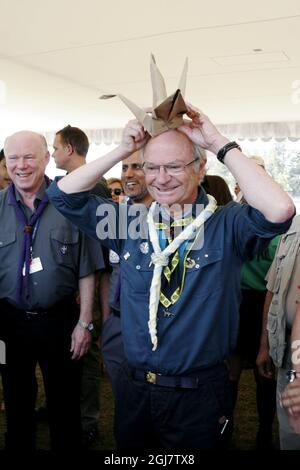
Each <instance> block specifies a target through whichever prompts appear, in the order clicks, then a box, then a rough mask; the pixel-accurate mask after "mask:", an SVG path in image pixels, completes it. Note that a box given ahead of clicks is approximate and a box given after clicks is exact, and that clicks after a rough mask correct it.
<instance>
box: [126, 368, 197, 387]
mask: <svg viewBox="0 0 300 470" xmlns="http://www.w3.org/2000/svg"><path fill="white" fill-rule="evenodd" d="M131 372H132V378H133V379H135V380H141V381H143V382H147V383H150V384H152V385H160V386H161V387H171V388H193V389H195V388H198V387H199V383H200V380H199V377H188V376H180V375H161V374H156V373H155V372H151V371H144V370H139V369H132V371H131Z"/></svg>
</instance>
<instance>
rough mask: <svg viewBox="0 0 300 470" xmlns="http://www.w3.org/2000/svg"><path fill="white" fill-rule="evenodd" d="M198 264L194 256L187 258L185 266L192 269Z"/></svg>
mask: <svg viewBox="0 0 300 470" xmlns="http://www.w3.org/2000/svg"><path fill="white" fill-rule="evenodd" d="M195 264H196V261H195V260H194V259H192V258H187V259H186V260H185V267H186V268H188V269H192V268H193V267H194V266H195Z"/></svg>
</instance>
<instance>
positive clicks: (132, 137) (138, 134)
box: [120, 119, 150, 158]
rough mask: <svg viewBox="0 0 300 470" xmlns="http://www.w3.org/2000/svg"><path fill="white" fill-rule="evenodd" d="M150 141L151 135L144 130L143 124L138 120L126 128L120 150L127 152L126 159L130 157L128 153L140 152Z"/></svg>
mask: <svg viewBox="0 0 300 470" xmlns="http://www.w3.org/2000/svg"><path fill="white" fill-rule="evenodd" d="M149 139H150V135H149V134H148V132H146V131H145V130H144V128H143V126H142V124H140V123H139V122H138V120H137V119H132V120H131V121H129V122H128V123H127V124H126V126H125V128H124V131H123V136H122V141H121V143H120V148H121V149H122V150H123V151H124V152H125V155H124V158H127V156H128V155H126V153H127V154H128V153H129V154H131V153H133V152H135V151H136V150H139V149H140V148H141V147H143V146H144V145H145V144H146V142H147V141H148V140H149Z"/></svg>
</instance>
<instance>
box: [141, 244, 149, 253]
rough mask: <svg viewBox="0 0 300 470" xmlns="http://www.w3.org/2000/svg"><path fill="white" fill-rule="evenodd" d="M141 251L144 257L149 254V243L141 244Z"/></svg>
mask: <svg viewBox="0 0 300 470" xmlns="http://www.w3.org/2000/svg"><path fill="white" fill-rule="evenodd" d="M140 250H141V252H142V253H143V255H147V254H148V253H149V243H148V242H143V243H141V244H140Z"/></svg>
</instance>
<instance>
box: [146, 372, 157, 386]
mask: <svg viewBox="0 0 300 470" xmlns="http://www.w3.org/2000/svg"><path fill="white" fill-rule="evenodd" d="M146 380H147V382H148V383H149V384H153V385H155V384H156V374H155V373H154V372H150V371H148V372H146Z"/></svg>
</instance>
